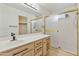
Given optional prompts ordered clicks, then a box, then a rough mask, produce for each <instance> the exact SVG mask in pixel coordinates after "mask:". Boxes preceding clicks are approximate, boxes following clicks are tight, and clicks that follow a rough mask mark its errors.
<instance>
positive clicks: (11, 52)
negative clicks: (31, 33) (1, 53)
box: [6, 43, 34, 56]
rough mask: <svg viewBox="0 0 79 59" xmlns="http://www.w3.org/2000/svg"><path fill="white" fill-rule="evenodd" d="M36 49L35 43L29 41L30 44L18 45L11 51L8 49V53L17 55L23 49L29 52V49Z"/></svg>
mask: <svg viewBox="0 0 79 59" xmlns="http://www.w3.org/2000/svg"><path fill="white" fill-rule="evenodd" d="M33 49H34V43H29V44H26V45H23V46H20V47H17V48H15V49H12V50H9V51H6V53H9V54H11V55H12V56H15V55H17V54H19V53H21V52H23V51H26V52H28V51H29V50H33Z"/></svg>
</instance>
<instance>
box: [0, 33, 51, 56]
mask: <svg viewBox="0 0 79 59" xmlns="http://www.w3.org/2000/svg"><path fill="white" fill-rule="evenodd" d="M48 49H50V36H49V35H44V34H30V35H20V37H18V39H17V40H16V41H13V42H10V41H5V42H4V44H3V43H0V55H1V56H46V55H48V54H49V51H48Z"/></svg>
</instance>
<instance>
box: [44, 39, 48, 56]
mask: <svg viewBox="0 0 79 59" xmlns="http://www.w3.org/2000/svg"><path fill="white" fill-rule="evenodd" d="M47 54H48V40H47V39H43V55H44V56H45V55H47Z"/></svg>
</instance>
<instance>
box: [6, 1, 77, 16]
mask: <svg viewBox="0 0 79 59" xmlns="http://www.w3.org/2000/svg"><path fill="white" fill-rule="evenodd" d="M5 4H6V5H9V6H12V7H15V8H18V9H20V10H23V11H25V12H28V13H31V14H34V15H36V16H40V15H50V14H56V13H60V12H61V11H62V10H64V9H65V8H68V7H74V6H75V7H76V3H33V4H36V5H38V8H37V7H35V8H37V9H39V10H37V11H35V10H32V9H30V8H28V7H27V6H25V5H23V4H24V3H5ZM31 4H32V3H31Z"/></svg>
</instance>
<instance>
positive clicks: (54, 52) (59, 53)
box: [49, 48, 74, 56]
mask: <svg viewBox="0 0 79 59" xmlns="http://www.w3.org/2000/svg"><path fill="white" fill-rule="evenodd" d="M49 52H50V53H49V56H74V55H73V54H71V53H67V52H65V51H62V50H61V49H56V48H51V49H50V50H49Z"/></svg>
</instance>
